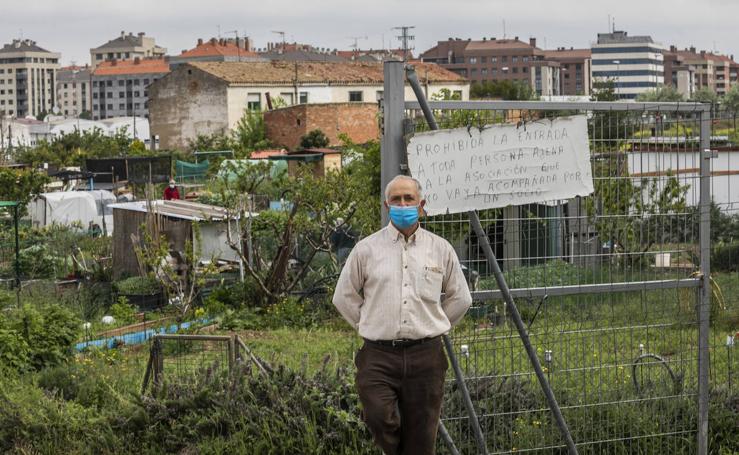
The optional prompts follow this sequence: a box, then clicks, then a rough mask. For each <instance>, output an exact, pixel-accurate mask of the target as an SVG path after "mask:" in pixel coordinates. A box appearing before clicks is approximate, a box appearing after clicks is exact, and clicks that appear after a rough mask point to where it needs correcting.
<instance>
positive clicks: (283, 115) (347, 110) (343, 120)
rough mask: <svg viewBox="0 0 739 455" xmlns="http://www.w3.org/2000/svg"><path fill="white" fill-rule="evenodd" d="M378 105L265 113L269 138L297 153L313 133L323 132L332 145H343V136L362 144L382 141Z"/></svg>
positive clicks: (327, 105)
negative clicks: (380, 139)
mask: <svg viewBox="0 0 739 455" xmlns="http://www.w3.org/2000/svg"><path fill="white" fill-rule="evenodd" d="M377 113H378V109H377V104H375V103H323V104H298V105H295V106H289V107H285V108H282V109H275V110H272V111H267V112H265V113H264V125H265V128H266V130H267V138H268V139H269V140H270V141H272V142H273V143H274V144H277V145H280V146H282V147H287V148H289V149H291V150H295V149H297V148H298V147H299V145H300V138H301V137H303V136H304V135H306V134H308V133H309V132H310V131H313V130H316V129H318V130H321V131H322V132H323V133H324V134H325V135H326V137H327V138H328V140H329V146H335V145H340V144H341V141H340V139H339V135H340V134H346V135H347V136H349V138H350V139H351V140H352V141H353V142H355V143H357V144H362V143H365V142H368V141H370V140H373V139H379V137H380V128H379V125H378V121H377Z"/></svg>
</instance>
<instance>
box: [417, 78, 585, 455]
mask: <svg viewBox="0 0 739 455" xmlns="http://www.w3.org/2000/svg"><path fill="white" fill-rule="evenodd" d="M408 81H409V82H410V84H411V88H412V89H413V92H414V93H415V94H416V98H417V99H418V102H419V104H420V106H421V109H422V110H423V113H424V115H425V116H426V121H427V122H428V124H429V127H430V128H431V129H432V130H436V129H438V126H437V124H436V121H435V119H434V118H433V115H432V113H431V110H430V109H429V107H428V104H427V103H426V97H425V96H423V90H422V89H421V86H420V84H419V83H418V78H417V77H416V75H415V71H414V70H413V69H412V68H409V71H408ZM424 105H426V106H425V108H424ZM468 215H469V218H470V224H472V228H473V229H474V230H475V233H476V234H477V238H478V240H479V242H480V246H482V249H483V252H484V253H485V257H486V259H487V261H488V264H489V265H490V267H491V268H492V270H493V274H494V275H495V281H496V282H497V283H498V288H500V291H501V293H502V294H503V299H504V300H505V302H506V304H507V306H508V308H509V309H510V311H511V318H512V319H513V323H514V324H515V325H516V329H517V330H518V335H519V336H520V337H521V341H522V342H523V345H524V348H525V349H526V353H527V354H528V356H529V360H530V361H531V365H532V366H533V367H534V371H535V372H536V377H537V378H538V379H539V384H541V388H542V390H543V391H544V395H545V396H546V399H547V403H548V404H549V409H550V410H551V411H552V414H553V415H554V419H555V421H556V422H557V426H558V427H559V430H560V433H561V434H562V438H564V440H565V443H566V444H567V449H568V450H569V452H570V454H577V453H578V452H577V447H576V446H575V442H574V441H573V440H572V435H571V434H570V430H569V428H568V426H567V422H566V421H565V419H564V416H562V411H561V410H560V409H559V404H557V399H556V398H555V396H554V392H552V388H551V387H550V385H549V382H548V381H547V378H546V376H545V375H544V371H543V370H542V368H541V363H539V358H538V357H537V355H536V350H535V349H534V347H533V346H532V345H531V340H530V339H529V334H528V332H527V330H526V326H525V325H524V323H523V321H522V320H521V315H520V314H519V312H518V308H517V307H516V304H515V302H514V301H513V296H512V295H511V292H510V289H509V288H508V283H506V280H505V277H504V276H503V272H502V271H501V270H500V266H499V265H498V261H497V259H496V258H495V253H493V249H492V247H491V246H490V239H489V238H488V236H487V234H486V233H485V230H484V229H483V228H482V225H481V224H480V218H479V217H478V215H477V212H476V211H474V210H473V211H470V212H468Z"/></svg>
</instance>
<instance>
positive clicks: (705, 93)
mask: <svg viewBox="0 0 739 455" xmlns="http://www.w3.org/2000/svg"><path fill="white" fill-rule="evenodd" d="M691 101H695V102H697V103H711V104H716V103H717V102H718V95H716V92H714V91H713V90H711V89H710V88H709V87H703V88H701V89H700V90H698V91H697V92H695V93H694V94H693V98H692V100H691Z"/></svg>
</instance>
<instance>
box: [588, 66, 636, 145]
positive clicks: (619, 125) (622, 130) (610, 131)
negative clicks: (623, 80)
mask: <svg viewBox="0 0 739 455" xmlns="http://www.w3.org/2000/svg"><path fill="white" fill-rule="evenodd" d="M590 99H591V101H607V102H614V101H617V100H618V97H617V96H616V85H615V83H614V81H613V80H612V79H608V80H605V81H596V82H594V83H593V94H592V95H591V97H590ZM628 122H629V113H628V112H621V111H595V112H593V119H592V120H591V121H589V122H588V137H590V139H591V142H590V148H591V150H592V151H593V152H605V153H610V152H613V151H618V150H620V148H621V145H622V144H623V141H624V140H625V139H626V136H627V126H628Z"/></svg>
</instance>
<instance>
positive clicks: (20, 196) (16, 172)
mask: <svg viewBox="0 0 739 455" xmlns="http://www.w3.org/2000/svg"><path fill="white" fill-rule="evenodd" d="M49 181H50V179H49V177H48V176H47V175H46V174H42V173H41V172H37V171H35V170H33V169H31V170H25V169H12V168H0V200H4V201H18V202H20V207H19V210H20V213H21V214H25V211H26V206H27V205H28V202H29V201H30V200H31V199H33V198H34V197H36V196H38V195H39V194H40V193H42V192H43V191H44V186H45V185H46V184H47V183H49Z"/></svg>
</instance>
